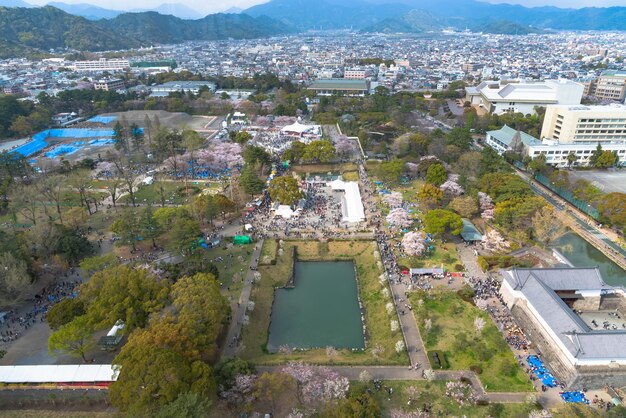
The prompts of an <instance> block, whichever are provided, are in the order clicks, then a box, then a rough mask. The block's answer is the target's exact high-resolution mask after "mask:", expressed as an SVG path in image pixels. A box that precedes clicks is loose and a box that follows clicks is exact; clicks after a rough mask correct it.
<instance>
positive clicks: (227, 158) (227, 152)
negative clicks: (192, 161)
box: [195, 142, 243, 171]
mask: <svg viewBox="0 0 626 418" xmlns="http://www.w3.org/2000/svg"><path fill="white" fill-rule="evenodd" d="M241 154H242V150H241V145H239V144H237V143H234V142H222V143H213V144H211V146H209V148H207V149H202V150H199V151H196V155H195V157H196V159H197V161H198V165H200V166H202V167H206V168H208V169H210V170H215V171H221V170H224V169H225V168H233V167H235V166H238V165H243V157H242V156H241Z"/></svg>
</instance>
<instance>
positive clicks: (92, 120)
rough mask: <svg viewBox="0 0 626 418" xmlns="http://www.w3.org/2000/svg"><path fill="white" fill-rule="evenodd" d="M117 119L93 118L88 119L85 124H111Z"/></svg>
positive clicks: (110, 117) (111, 117)
mask: <svg viewBox="0 0 626 418" xmlns="http://www.w3.org/2000/svg"><path fill="white" fill-rule="evenodd" d="M116 119H117V116H94V117H93V118H91V119H88V120H87V122H93V123H111V122H113V121H114V120H116Z"/></svg>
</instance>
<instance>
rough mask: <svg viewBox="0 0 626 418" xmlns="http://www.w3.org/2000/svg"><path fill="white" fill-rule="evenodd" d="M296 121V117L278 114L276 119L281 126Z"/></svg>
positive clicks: (276, 122)
mask: <svg viewBox="0 0 626 418" xmlns="http://www.w3.org/2000/svg"><path fill="white" fill-rule="evenodd" d="M295 121H296V118H294V117H291V116H278V117H277V118H275V119H274V123H275V124H276V125H280V126H286V125H291V124H292V123H295Z"/></svg>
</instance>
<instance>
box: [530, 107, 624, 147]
mask: <svg viewBox="0 0 626 418" xmlns="http://www.w3.org/2000/svg"><path fill="white" fill-rule="evenodd" d="M541 137H542V138H548V139H554V140H557V141H559V142H561V143H580V142H589V141H593V142H594V143H597V142H601V143H605V142H615V141H619V142H624V141H626V106H623V105H612V106H548V107H547V108H546V116H545V119H544V121H543V127H542V129H541Z"/></svg>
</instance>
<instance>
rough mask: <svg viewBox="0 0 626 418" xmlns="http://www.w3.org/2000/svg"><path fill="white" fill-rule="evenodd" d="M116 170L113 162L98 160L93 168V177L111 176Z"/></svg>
mask: <svg viewBox="0 0 626 418" xmlns="http://www.w3.org/2000/svg"><path fill="white" fill-rule="evenodd" d="M116 172H117V168H116V167H115V164H113V163H112V162H110V161H100V162H99V163H98V164H96V168H95V169H94V177H96V178H98V177H113V176H114V175H115V173H116Z"/></svg>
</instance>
